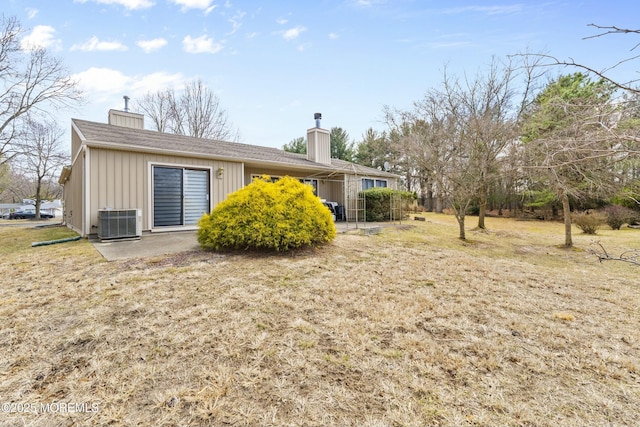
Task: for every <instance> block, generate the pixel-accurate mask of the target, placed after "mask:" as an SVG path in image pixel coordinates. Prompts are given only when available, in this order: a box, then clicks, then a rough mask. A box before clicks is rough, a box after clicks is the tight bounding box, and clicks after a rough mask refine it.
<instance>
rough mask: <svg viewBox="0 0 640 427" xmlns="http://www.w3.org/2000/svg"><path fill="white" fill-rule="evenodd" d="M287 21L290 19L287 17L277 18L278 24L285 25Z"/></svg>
mask: <svg viewBox="0 0 640 427" xmlns="http://www.w3.org/2000/svg"><path fill="white" fill-rule="evenodd" d="M287 22H289V21H288V20H287V19H286V18H278V19H276V24H278V25H284V24H286V23H287Z"/></svg>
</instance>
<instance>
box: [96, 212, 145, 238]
mask: <svg viewBox="0 0 640 427" xmlns="http://www.w3.org/2000/svg"><path fill="white" fill-rule="evenodd" d="M135 237H140V215H139V212H138V210H137V209H127V210H110V209H109V210H106V209H105V210H99V211H98V238H100V239H102V240H106V239H123V238H135Z"/></svg>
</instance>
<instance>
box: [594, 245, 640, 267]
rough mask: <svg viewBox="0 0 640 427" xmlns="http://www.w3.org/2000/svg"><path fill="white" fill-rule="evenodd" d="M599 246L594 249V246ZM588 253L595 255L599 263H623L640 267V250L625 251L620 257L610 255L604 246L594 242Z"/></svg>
mask: <svg viewBox="0 0 640 427" xmlns="http://www.w3.org/2000/svg"><path fill="white" fill-rule="evenodd" d="M594 245H595V246H597V247H596V248H594V247H593V246H594ZM587 251H588V252H589V253H590V254H592V255H595V256H596V257H597V258H598V261H600V262H603V261H622V262H626V263H629V264H634V265H640V249H634V250H629V251H625V252H623V253H622V254H620V255H619V256H612V255H610V254H609V253H608V252H607V250H606V249H605V248H604V246H602V244H601V243H600V242H594V243H593V244H592V247H590V248H588V249H587Z"/></svg>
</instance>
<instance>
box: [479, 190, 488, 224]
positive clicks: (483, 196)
mask: <svg viewBox="0 0 640 427" xmlns="http://www.w3.org/2000/svg"><path fill="white" fill-rule="evenodd" d="M487 191H488V190H487V186H486V185H484V184H483V185H482V186H481V187H480V194H479V196H480V210H479V212H478V228H479V229H481V230H484V229H486V228H487V227H486V226H485V224H484V217H485V215H486V214H487Z"/></svg>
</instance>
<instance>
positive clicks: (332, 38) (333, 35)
mask: <svg viewBox="0 0 640 427" xmlns="http://www.w3.org/2000/svg"><path fill="white" fill-rule="evenodd" d="M338 37H340V36H339V35H338V34H336V33H329V38H330V39H331V40H336V39H337V38H338Z"/></svg>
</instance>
